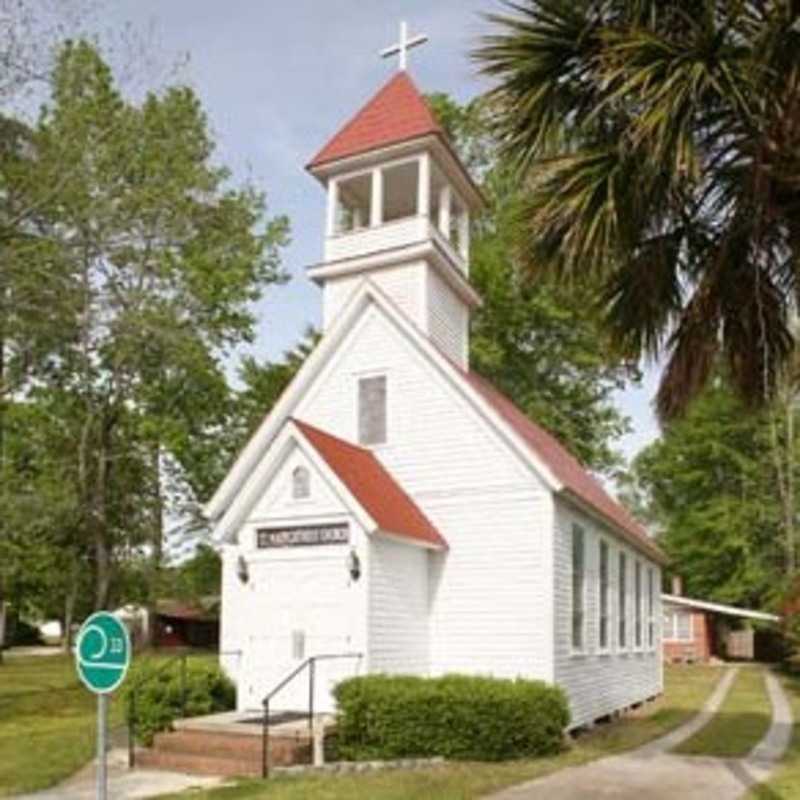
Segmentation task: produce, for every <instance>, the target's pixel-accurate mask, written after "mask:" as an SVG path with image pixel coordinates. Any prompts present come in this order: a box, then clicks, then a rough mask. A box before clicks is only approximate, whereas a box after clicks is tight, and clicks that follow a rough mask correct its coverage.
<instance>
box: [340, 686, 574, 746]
mask: <svg viewBox="0 0 800 800" xmlns="http://www.w3.org/2000/svg"><path fill="white" fill-rule="evenodd" d="M334 695H335V697H336V701H337V705H338V723H337V746H338V749H339V752H340V754H341V757H342V758H345V759H352V760H356V761H361V760H369V759H392V758H427V757H434V756H443V757H445V758H450V759H461V760H472V761H501V760H505V759H513V758H525V757H530V756H539V755H546V754H550V753H555V752H558V750H559V749H560V747H561V743H562V735H563V731H564V729H565V728H566V726H567V724H568V723H569V710H568V707H567V699H566V696H565V695H564V693H563V692H562V691H561V689H559V688H558V687H554V686H548V685H546V684H544V683H542V682H540V681H529V680H522V679H517V680H501V679H498V678H485V677H472V676H467V675H446V676H444V677H442V678H419V677H413V676H404V675H401V676H389V675H367V676H365V677H359V678H351V679H349V680H346V681H343V682H342V683H340V684H339V685H338V686H337V687H336V688H335V690H334Z"/></svg>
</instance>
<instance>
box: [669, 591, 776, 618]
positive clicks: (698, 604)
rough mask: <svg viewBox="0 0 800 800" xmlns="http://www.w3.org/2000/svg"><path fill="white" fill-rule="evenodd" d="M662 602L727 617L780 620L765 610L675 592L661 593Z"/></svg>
mask: <svg viewBox="0 0 800 800" xmlns="http://www.w3.org/2000/svg"><path fill="white" fill-rule="evenodd" d="M661 601H662V603H671V604H672V605H676V606H684V607H686V608H697V609H700V610H701V611H713V612H715V613H717V614H725V615H727V616H729V617H742V618H744V619H760V620H763V621H764V622H780V619H781V618H780V617H779V616H778V615H777V614H768V613H767V612H766V611H753V610H752V609H748V608H737V607H736V606H726V605H722V604H721V603H711V602H708V601H707V600H693V599H691V598H689V597H681V596H680V595H676V594H663V593H662V594H661Z"/></svg>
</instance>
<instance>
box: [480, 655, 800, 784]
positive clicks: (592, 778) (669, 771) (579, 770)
mask: <svg viewBox="0 0 800 800" xmlns="http://www.w3.org/2000/svg"><path fill="white" fill-rule="evenodd" d="M736 672H737V670H736V669H730V670H728V671H727V672H726V673H725V675H724V676H723V678H722V679H721V680H720V682H719V684H717V688H716V689H715V690H714V692H713V694H712V695H711V697H710V698H709V699H708V701H706V704H705V705H704V706H703V709H702V711H701V712H700V713H699V714H698V715H697V716H696V717H694V718H693V719H691V720H690V721H689V722H687V723H685V724H684V725H682V726H681V727H680V728H677V729H676V730H674V731H672V732H671V733H669V734H667V735H666V736H662V737H661V738H660V739H656V740H655V741H653V742H650V743H648V744H646V745H644V746H643V747H640V748H638V749H637V750H633V751H631V752H629V753H625V754H623V755H619V756H611V757H609V758H603V759H600V760H598V761H593V762H592V763H590V764H584V765H583V766H581V767H571V768H569V769H565V770H561V771H560V772H556V773H554V774H552V775H549V776H547V777H544V778H539V779H537V780H534V781H530V782H528V783H523V784H520V785H519V786H514V787H512V788H510V789H506V790H504V791H502V792H500V793H498V794H494V795H492V796H491V798H489V800H541V798H547V800H585V798H587V797H591V798H593V800H596V799H597V798H615V800H641V798H643V797H646V798H647V799H648V800H677V799H678V798H680V800H708V798H712V797H713V798H714V800H736V799H737V798H740V797H741V796H742V795H743V794H744V793H745V792H746V791H747V790H748V789H749V788H750V787H751V786H753V785H754V784H756V783H760V782H761V781H763V780H765V779H766V778H767V777H768V776H769V774H770V772H771V771H772V769H773V767H774V766H775V763H776V762H777V761H778V759H780V757H781V756H782V755H783V753H784V751H785V750H786V748H787V747H788V745H789V740H790V738H791V735H792V712H791V709H790V707H789V701H788V700H787V698H786V695H785V694H784V691H783V689H782V688H781V685H780V683H779V682H778V680H777V678H775V676H774V675H772V674H771V673H768V674H767V691H768V693H769V698H770V702H771V704H772V723H771V725H770V728H769V730H768V731H767V734H766V735H765V736H764V738H763V739H762V740H761V742H759V744H758V745H757V746H756V747H755V748H754V749H753V750H752V751H751V752H750V754H749V755H748V756H747V757H746V758H742V759H722V758H704V757H697V756H678V755H674V754H672V753H670V752H669V751H671V750H672V749H673V748H674V747H676V746H677V745H678V744H680V742H682V741H684V740H686V739H688V738H689V737H690V736H693V735H694V734H695V733H696V732H697V731H698V730H700V728H702V727H703V725H705V724H706V723H707V722H708V721H709V720H710V719H711V717H712V716H713V715H714V714H715V713H716V711H717V709H718V708H719V707H720V705H722V702H723V701H724V699H725V696H726V695H727V693H728V691H729V689H730V687H731V685H732V683H733V680H734V677H735V675H736Z"/></svg>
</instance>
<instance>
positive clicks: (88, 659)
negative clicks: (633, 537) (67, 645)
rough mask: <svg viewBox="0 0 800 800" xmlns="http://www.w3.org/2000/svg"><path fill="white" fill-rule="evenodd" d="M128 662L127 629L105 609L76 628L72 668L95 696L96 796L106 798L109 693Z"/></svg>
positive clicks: (128, 642) (128, 643)
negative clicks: (73, 666)
mask: <svg viewBox="0 0 800 800" xmlns="http://www.w3.org/2000/svg"><path fill="white" fill-rule="evenodd" d="M130 663H131V641H130V638H129V636H128V629H127V628H126V627H125V626H124V625H123V624H122V623H121V622H120V621H119V620H118V619H117V618H116V617H115V616H114V615H113V614H109V613H108V612H107V611H98V612H96V613H95V614H92V615H91V616H90V617H89V618H88V619H87V620H86V622H84V623H83V625H82V626H81V629H80V631H78V639H77V642H76V645H75V667H76V669H77V671H78V677H79V678H80V679H81V681H82V682H83V684H84V686H86V688H87V689H88V690H89V691H90V692H93V693H94V694H96V695H97V798H98V800H106V796H107V784H108V780H107V775H106V750H107V744H108V695H109V694H111V692H113V691H114V690H115V689H116V688H117V687H118V686H119V685H120V684H121V683H122V681H123V680H125V674H126V673H127V671H128V667H129V666H130Z"/></svg>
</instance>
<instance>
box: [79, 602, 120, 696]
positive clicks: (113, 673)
mask: <svg viewBox="0 0 800 800" xmlns="http://www.w3.org/2000/svg"><path fill="white" fill-rule="evenodd" d="M130 663H131V640H130V637H129V636H128V629H127V628H126V627H125V626H124V625H123V624H122V623H121V622H120V621H119V620H118V619H117V618H116V617H115V616H114V615H113V614H109V613H108V612H107V611H97V612H96V613H94V614H92V615H91V616H90V617H89V618H88V619H87V620H86V622H84V623H83V625H81V629H80V631H78V640H77V642H76V645H75V666H76V668H77V670H78V677H79V678H80V679H81V680H82V681H83V683H84V684H85V685H86V688H87V689H89V691H91V692H94V693H95V694H108V693H109V692H113V691H114V689H116V688H117V687H118V686H119V685H120V684H121V683H122V681H123V680H125V673H126V672H127V671H128V667H129V666H130Z"/></svg>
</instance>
